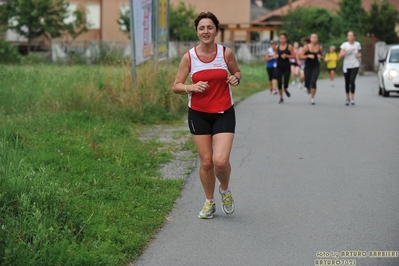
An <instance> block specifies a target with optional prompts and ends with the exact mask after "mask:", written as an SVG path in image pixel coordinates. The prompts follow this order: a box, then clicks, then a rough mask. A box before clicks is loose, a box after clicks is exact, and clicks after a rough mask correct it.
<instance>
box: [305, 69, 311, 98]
mask: <svg viewBox="0 0 399 266" xmlns="http://www.w3.org/2000/svg"><path fill="white" fill-rule="evenodd" d="M311 79H312V69H311V68H305V88H306V89H307V90H308V93H310V80H311Z"/></svg>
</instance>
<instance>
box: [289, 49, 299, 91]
mask: <svg viewBox="0 0 399 266" xmlns="http://www.w3.org/2000/svg"><path fill="white" fill-rule="evenodd" d="M292 48H293V49H294V54H295V57H293V58H291V59H290V63H291V79H292V82H291V85H295V84H296V83H297V82H299V69H300V66H299V64H300V63H299V59H298V55H299V43H298V42H294V44H293V46H292Z"/></svg>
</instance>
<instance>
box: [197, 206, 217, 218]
mask: <svg viewBox="0 0 399 266" xmlns="http://www.w3.org/2000/svg"><path fill="white" fill-rule="evenodd" d="M215 211H216V207H215V202H205V204H204V207H203V208H202V211H200V213H199V214H198V218H201V219H211V218H213V214H214V213H215Z"/></svg>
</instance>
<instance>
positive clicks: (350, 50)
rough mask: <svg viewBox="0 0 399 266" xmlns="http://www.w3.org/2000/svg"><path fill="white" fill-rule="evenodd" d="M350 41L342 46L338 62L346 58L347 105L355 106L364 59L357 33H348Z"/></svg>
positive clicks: (344, 68)
mask: <svg viewBox="0 0 399 266" xmlns="http://www.w3.org/2000/svg"><path fill="white" fill-rule="evenodd" d="M347 37H348V41H347V42H344V43H343V44H341V47H340V48H341V51H340V53H339V57H338V60H341V59H342V58H344V67H343V71H344V76H345V92H346V102H345V105H346V106H348V105H355V89H356V86H355V80H356V76H357V73H358V72H359V67H360V58H361V57H362V53H361V52H360V51H361V50H362V47H361V46H360V43H359V42H356V41H355V33H354V32H353V31H349V32H348V35H347Z"/></svg>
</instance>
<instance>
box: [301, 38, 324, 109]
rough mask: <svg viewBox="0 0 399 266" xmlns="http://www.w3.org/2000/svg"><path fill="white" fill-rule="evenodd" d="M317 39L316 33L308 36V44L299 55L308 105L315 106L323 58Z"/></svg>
mask: <svg viewBox="0 0 399 266" xmlns="http://www.w3.org/2000/svg"><path fill="white" fill-rule="evenodd" d="M318 40H319V38H318V36H317V34H316V33H313V34H312V35H310V44H308V45H306V46H305V47H304V49H303V50H302V53H301V55H300V58H301V59H306V61H305V87H306V88H307V89H308V90H310V103H311V104H312V105H315V102H314V97H315V95H316V88H317V86H316V82H317V78H318V77H319V74H320V62H319V60H320V59H321V58H323V48H321V47H320V46H319V45H318V44H317V42H318Z"/></svg>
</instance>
